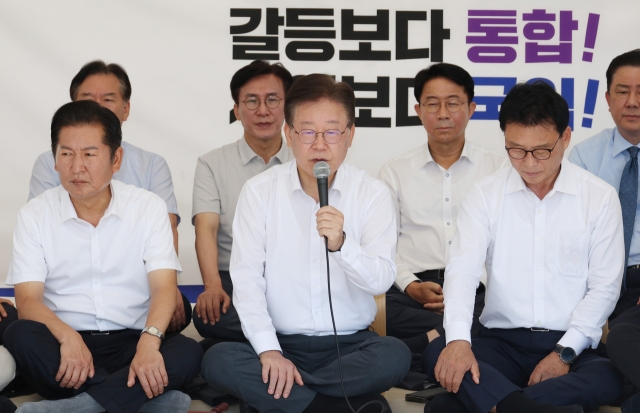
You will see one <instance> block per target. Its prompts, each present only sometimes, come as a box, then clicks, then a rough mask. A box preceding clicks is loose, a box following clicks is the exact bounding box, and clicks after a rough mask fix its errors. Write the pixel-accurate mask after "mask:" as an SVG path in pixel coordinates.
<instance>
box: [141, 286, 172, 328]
mask: <svg viewBox="0 0 640 413" xmlns="http://www.w3.org/2000/svg"><path fill="white" fill-rule="evenodd" d="M176 288H177V286H175V285H164V286H162V287H161V288H157V289H156V290H155V291H152V293H151V303H150V305H149V315H148V316H147V322H146V326H153V327H156V328H157V329H159V330H160V331H162V332H165V331H166V330H167V327H168V326H169V322H170V321H171V316H172V315H173V312H174V310H175V307H176Z"/></svg>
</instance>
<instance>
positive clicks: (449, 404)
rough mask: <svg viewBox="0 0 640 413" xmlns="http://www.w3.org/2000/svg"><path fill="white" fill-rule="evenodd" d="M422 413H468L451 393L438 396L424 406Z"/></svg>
mask: <svg viewBox="0 0 640 413" xmlns="http://www.w3.org/2000/svg"><path fill="white" fill-rule="evenodd" d="M424 413H469V412H468V411H467V408H466V407H464V404H462V402H461V401H460V400H458V398H457V397H456V396H454V394H453V393H444V394H440V395H438V396H436V397H434V398H433V399H431V401H430V402H429V403H427V405H426V406H424Z"/></svg>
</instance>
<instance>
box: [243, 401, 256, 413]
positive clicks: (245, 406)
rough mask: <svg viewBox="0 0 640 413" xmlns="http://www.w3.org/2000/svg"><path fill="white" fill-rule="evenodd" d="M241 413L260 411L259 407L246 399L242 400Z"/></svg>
mask: <svg viewBox="0 0 640 413" xmlns="http://www.w3.org/2000/svg"><path fill="white" fill-rule="evenodd" d="M240 413H258V409H254V408H253V407H251V406H249V405H248V404H247V403H246V402H245V401H244V400H240Z"/></svg>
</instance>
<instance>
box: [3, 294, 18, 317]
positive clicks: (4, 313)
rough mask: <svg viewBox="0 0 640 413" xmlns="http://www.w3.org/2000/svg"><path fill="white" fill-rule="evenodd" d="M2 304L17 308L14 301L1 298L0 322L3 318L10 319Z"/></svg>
mask: <svg viewBox="0 0 640 413" xmlns="http://www.w3.org/2000/svg"><path fill="white" fill-rule="evenodd" d="M2 303H7V304H9V305H12V306H14V307H15V305H14V304H13V301H11V300H7V299H4V298H0V320H2V317H9V314H7V311H6V310H5V309H4V307H3V306H2Z"/></svg>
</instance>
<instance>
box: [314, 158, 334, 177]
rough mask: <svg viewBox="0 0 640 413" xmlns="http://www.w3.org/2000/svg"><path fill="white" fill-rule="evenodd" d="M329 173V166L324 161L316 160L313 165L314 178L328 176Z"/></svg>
mask: <svg viewBox="0 0 640 413" xmlns="http://www.w3.org/2000/svg"><path fill="white" fill-rule="evenodd" d="M330 174H331V167H330V166H329V164H328V163H326V162H325V161H320V162H317V163H316V164H315V165H314V166H313V176H315V177H316V178H328V177H329V175H330Z"/></svg>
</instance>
